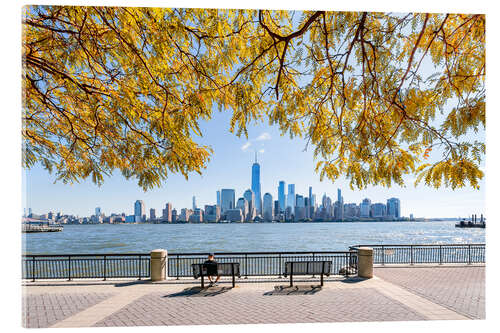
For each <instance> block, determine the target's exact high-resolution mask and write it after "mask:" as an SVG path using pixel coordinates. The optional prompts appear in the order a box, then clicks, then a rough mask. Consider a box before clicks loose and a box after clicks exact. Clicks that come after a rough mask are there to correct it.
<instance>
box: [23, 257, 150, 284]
mask: <svg viewBox="0 0 500 333" xmlns="http://www.w3.org/2000/svg"><path fill="white" fill-rule="evenodd" d="M22 258H23V263H22V277H23V279H29V280H32V281H35V280H37V279H67V280H71V279H74V278H78V279H82V278H101V279H103V280H106V279H107V278H138V279H139V280H140V279H142V278H146V277H149V276H150V275H151V267H150V260H149V259H150V254H149V253H126V254H47V255H23V256H22Z"/></svg>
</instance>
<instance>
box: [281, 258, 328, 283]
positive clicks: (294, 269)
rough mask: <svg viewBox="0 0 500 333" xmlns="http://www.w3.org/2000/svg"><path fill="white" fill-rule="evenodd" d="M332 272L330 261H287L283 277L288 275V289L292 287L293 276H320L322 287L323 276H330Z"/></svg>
mask: <svg viewBox="0 0 500 333" xmlns="http://www.w3.org/2000/svg"><path fill="white" fill-rule="evenodd" d="M331 270H332V262H331V261H287V262H285V273H284V274H283V275H284V276H285V277H286V276H287V275H290V287H293V276H294V275H316V274H319V275H321V286H323V275H326V276H330V271H331Z"/></svg>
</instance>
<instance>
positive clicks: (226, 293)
mask: <svg viewBox="0 0 500 333" xmlns="http://www.w3.org/2000/svg"><path fill="white" fill-rule="evenodd" d="M484 269H485V268H484V266H460V267H459V266H447V267H384V268H380V267H377V268H375V277H374V278H373V279H369V280H362V279H358V278H351V279H348V280H344V279H342V278H330V279H328V280H327V281H326V283H325V286H324V287H323V288H321V289H320V288H316V287H315V288H311V285H315V286H316V285H317V284H318V281H317V280H306V281H305V280H303V281H297V285H298V286H299V288H298V289H290V288H287V282H288V281H287V280H286V279H274V280H269V279H254V280H251V281H250V280H244V279H241V280H239V281H238V282H237V287H236V288H234V289H233V288H231V285H230V282H229V281H228V280H225V281H224V282H223V283H221V284H220V285H219V286H218V287H212V288H208V289H205V290H200V288H199V281H195V280H168V281H165V282H156V283H151V282H149V281H107V282H103V281H73V282H65V281H57V282H54V281H50V282H48V281H37V282H26V283H25V288H24V296H23V326H25V327H92V326H101V327H102V326H153V325H154V326H157V325H199V324H214V325H215V324H259V323H312V322H356V321H412V320H447V319H449V320H459V319H483V318H484V317H485V305H484V303H485V296H484V295H485V292H484V279H485V276H484ZM279 286H282V287H284V288H279Z"/></svg>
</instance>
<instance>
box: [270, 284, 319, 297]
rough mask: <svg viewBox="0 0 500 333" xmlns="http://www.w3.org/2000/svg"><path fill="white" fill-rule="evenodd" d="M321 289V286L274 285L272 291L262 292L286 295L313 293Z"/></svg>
mask: <svg viewBox="0 0 500 333" xmlns="http://www.w3.org/2000/svg"><path fill="white" fill-rule="evenodd" d="M320 290H321V286H313V285H309V286H293V287H290V286H274V290H273V291H268V292H265V293H264V296H288V295H314V294H316V293H317V292H319V291H320Z"/></svg>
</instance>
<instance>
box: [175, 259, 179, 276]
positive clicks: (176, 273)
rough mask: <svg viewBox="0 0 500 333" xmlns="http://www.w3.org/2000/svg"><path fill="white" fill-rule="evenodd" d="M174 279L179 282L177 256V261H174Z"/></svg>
mask: <svg viewBox="0 0 500 333" xmlns="http://www.w3.org/2000/svg"><path fill="white" fill-rule="evenodd" d="M175 276H176V277H175V279H176V280H179V255H177V259H176V260H175Z"/></svg>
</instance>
